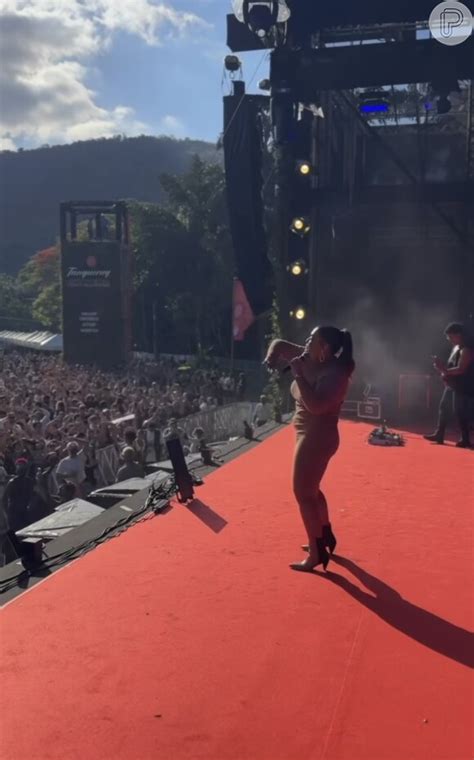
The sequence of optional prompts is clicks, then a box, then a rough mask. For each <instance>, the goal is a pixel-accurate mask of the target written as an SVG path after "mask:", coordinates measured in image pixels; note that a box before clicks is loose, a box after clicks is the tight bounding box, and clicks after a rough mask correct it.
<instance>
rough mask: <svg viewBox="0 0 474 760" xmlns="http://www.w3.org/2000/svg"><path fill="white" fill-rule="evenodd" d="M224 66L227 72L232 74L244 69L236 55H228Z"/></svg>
mask: <svg viewBox="0 0 474 760" xmlns="http://www.w3.org/2000/svg"><path fill="white" fill-rule="evenodd" d="M224 66H225V69H226V71H230V72H231V73H232V74H235V72H236V71H240V69H241V68H242V64H241V62H240V58H239V57H238V56H236V55H226V57H225V58H224Z"/></svg>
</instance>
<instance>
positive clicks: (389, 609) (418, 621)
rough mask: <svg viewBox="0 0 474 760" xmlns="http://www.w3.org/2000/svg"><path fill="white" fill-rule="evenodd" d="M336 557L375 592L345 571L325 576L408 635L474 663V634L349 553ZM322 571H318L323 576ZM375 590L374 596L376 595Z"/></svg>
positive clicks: (440, 650) (339, 563) (426, 645)
mask: <svg viewBox="0 0 474 760" xmlns="http://www.w3.org/2000/svg"><path fill="white" fill-rule="evenodd" d="M332 561H333V562H334V563H336V564H338V565H340V566H341V567H344V568H346V570H348V571H349V572H351V573H352V574H353V575H354V576H355V578H357V580H359V581H360V582H361V583H362V584H363V585H364V586H365V587H366V588H367V589H368V591H370V592H371V593H366V592H365V591H362V590H361V589H360V588H359V587H358V586H356V585H354V584H353V583H351V581H349V580H348V579H347V578H345V577H344V576H342V575H338V574H337V573H334V572H332V571H331V570H330V569H329V570H328V572H327V573H326V575H325V577H326V578H327V579H328V580H330V581H331V583H334V584H335V585H336V586H339V587H340V588H342V589H343V590H344V591H346V592H347V593H348V594H349V595H350V596H352V597H353V599H356V600H357V601H358V602H360V603H361V604H363V605H364V607H367V609H369V610H371V611H372V612H374V613H375V614H376V615H378V616H379V617H380V618H381V619H382V620H384V621H385V622H386V623H388V624H389V625H391V626H393V628H396V629H397V630H398V631H400V632H401V633H404V634H405V635H406V636H409V637H410V638H412V639H414V640H415V641H418V642H419V643H420V644H423V646H425V647H428V648H429V649H432V650H433V651H434V652H439V654H442V655H444V656H445V657H449V658H450V659H451V660H455V661H456V662H459V663H460V664H461V665H467V666H468V667H471V668H472V667H473V666H474V635H473V634H472V633H471V632H470V631H468V630H465V629H464V628H460V627H459V626H457V625H454V624H453V623H449V622H448V621H447V620H443V618H440V617H438V616H437V615H434V614H433V613H432V612H428V611H427V610H424V609H422V608H421V607H418V606H417V605H415V604H412V603H411V602H408V601H407V600H406V599H403V598H402V597H401V596H400V594H399V593H398V592H397V591H395V589H393V588H391V587H390V586H387V584H386V583H383V581H381V580H380V579H379V578H376V577H375V576H373V575H370V574H369V573H368V572H367V571H366V570H363V569H362V568H361V567H359V566H358V565H356V564H355V562H352V561H351V560H349V559H346V558H345V557H340V556H333V557H332ZM321 575H322V574H321V573H318V576H319V578H320V577H321ZM372 594H374V596H372Z"/></svg>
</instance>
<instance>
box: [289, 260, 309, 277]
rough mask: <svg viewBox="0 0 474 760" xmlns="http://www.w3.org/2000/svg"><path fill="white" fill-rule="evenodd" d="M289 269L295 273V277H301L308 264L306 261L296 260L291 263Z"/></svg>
mask: <svg viewBox="0 0 474 760" xmlns="http://www.w3.org/2000/svg"><path fill="white" fill-rule="evenodd" d="M289 269H290V272H291V274H293V275H294V276H295V277H299V276H300V275H302V274H304V273H305V272H306V265H305V263H304V261H294V262H293V263H292V264H290V267H289Z"/></svg>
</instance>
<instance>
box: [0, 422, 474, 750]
mask: <svg viewBox="0 0 474 760" xmlns="http://www.w3.org/2000/svg"><path fill="white" fill-rule="evenodd" d="M369 430H370V427H368V426H366V425H362V424H353V423H344V424H343V425H342V446H341V449H340V451H339V453H338V455H337V457H336V458H335V460H333V462H332V464H331V467H330V470H329V473H328V475H327V479H326V488H325V490H326V492H327V495H328V497H329V500H330V505H331V506H332V515H333V525H334V528H335V530H336V533H337V534H338V537H339V547H338V553H339V555H340V559H338V560H337V562H336V561H334V562H331V564H330V565H329V568H328V573H327V574H326V575H324V574H323V573H319V572H315V573H314V574H308V575H306V574H301V573H295V572H292V571H291V570H290V569H289V568H288V563H289V562H290V561H294V560H298V559H303V556H302V553H301V552H300V550H299V544H300V543H301V541H303V540H304V539H305V536H304V534H303V530H302V527H301V524H300V521H299V517H298V513H297V509H296V506H295V504H294V501H293V498H292V495H291V490H290V460H291V449H292V444H293V431H292V430H291V429H285V430H284V431H282V432H279V433H277V434H276V435H275V436H273V437H272V438H270V439H268V440H267V441H265V442H264V443H262V445H261V446H259V447H257V448H256V449H254V450H253V451H250V452H248V453H246V454H244V455H243V456H242V457H240V458H239V459H238V460H235V461H233V462H231V463H229V464H228V465H226V466H225V467H223V468H222V469H220V470H218V471H216V472H215V473H214V474H213V475H212V476H210V477H209V478H208V480H207V482H206V484H205V485H204V486H203V487H202V488H201V489H200V490H199V491H198V494H197V495H198V496H199V498H200V500H201V502H200V503H197V504H196V505H195V506H193V507H191V508H186V507H183V506H180V505H177V506H175V508H174V509H173V510H172V511H170V512H169V513H168V514H166V515H161V516H159V517H154V518H152V519H149V520H146V521H144V522H142V523H140V524H138V525H136V526H135V527H132V528H131V529H130V530H129V531H127V532H126V533H124V534H123V535H121V536H119V537H118V538H115V539H113V540H111V541H110V542H108V543H107V544H105V545H103V546H101V547H100V548H98V549H96V550H95V551H93V552H92V553H90V554H88V555H87V556H86V557H84V558H82V559H81V560H78V561H77V562H75V563H74V564H72V565H69V566H68V567H66V568H65V569H64V570H62V571H60V572H59V573H57V574H56V575H53V576H52V577H51V578H49V579H48V580H46V581H45V582H43V583H42V584H40V585H39V586H37V587H35V588H33V589H32V590H31V591H30V592H27V593H25V594H24V595H23V596H21V597H20V598H19V599H17V600H14V601H13V602H11V603H10V604H8V605H7V606H6V607H5V608H4V611H3V623H2V672H1V678H2V705H1V707H0V710H1V712H0V721H1V746H2V749H1V750H0V754H1V758H2V760H26V759H27V758H35V759H36V760H109V759H110V760H112V759H113V760H161V759H162V760H421V759H423V760H441V759H442V760H471V759H472V758H473V757H474V754H473V748H472V736H471V726H470V717H471V713H472V690H471V681H470V676H471V672H470V669H469V658H471V660H472V641H470V640H469V634H468V629H469V627H470V622H471V620H470V617H471V611H472V584H471V578H472V567H471V562H470V560H471V546H472V544H471V512H472V504H473V502H472V493H473V486H474V479H473V476H474V453H473V452H471V451H461V450H456V449H454V448H453V447H451V446H446V447H437V446H431V445H429V444H427V443H425V442H423V441H422V440H421V439H420V438H418V437H417V436H414V435H408V444H407V446H406V448H404V449H395V448H389V449H382V448H372V447H370V446H368V445H367V443H366V437H367V434H368V432H369Z"/></svg>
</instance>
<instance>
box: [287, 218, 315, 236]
mask: <svg viewBox="0 0 474 760" xmlns="http://www.w3.org/2000/svg"><path fill="white" fill-rule="evenodd" d="M310 229H311V225H310V224H309V222H308V220H307V219H305V217H304V216H297V217H295V218H294V219H293V221H292V222H291V231H292V232H294V233H295V235H301V237H304V235H307V234H308V232H309V231H310Z"/></svg>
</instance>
